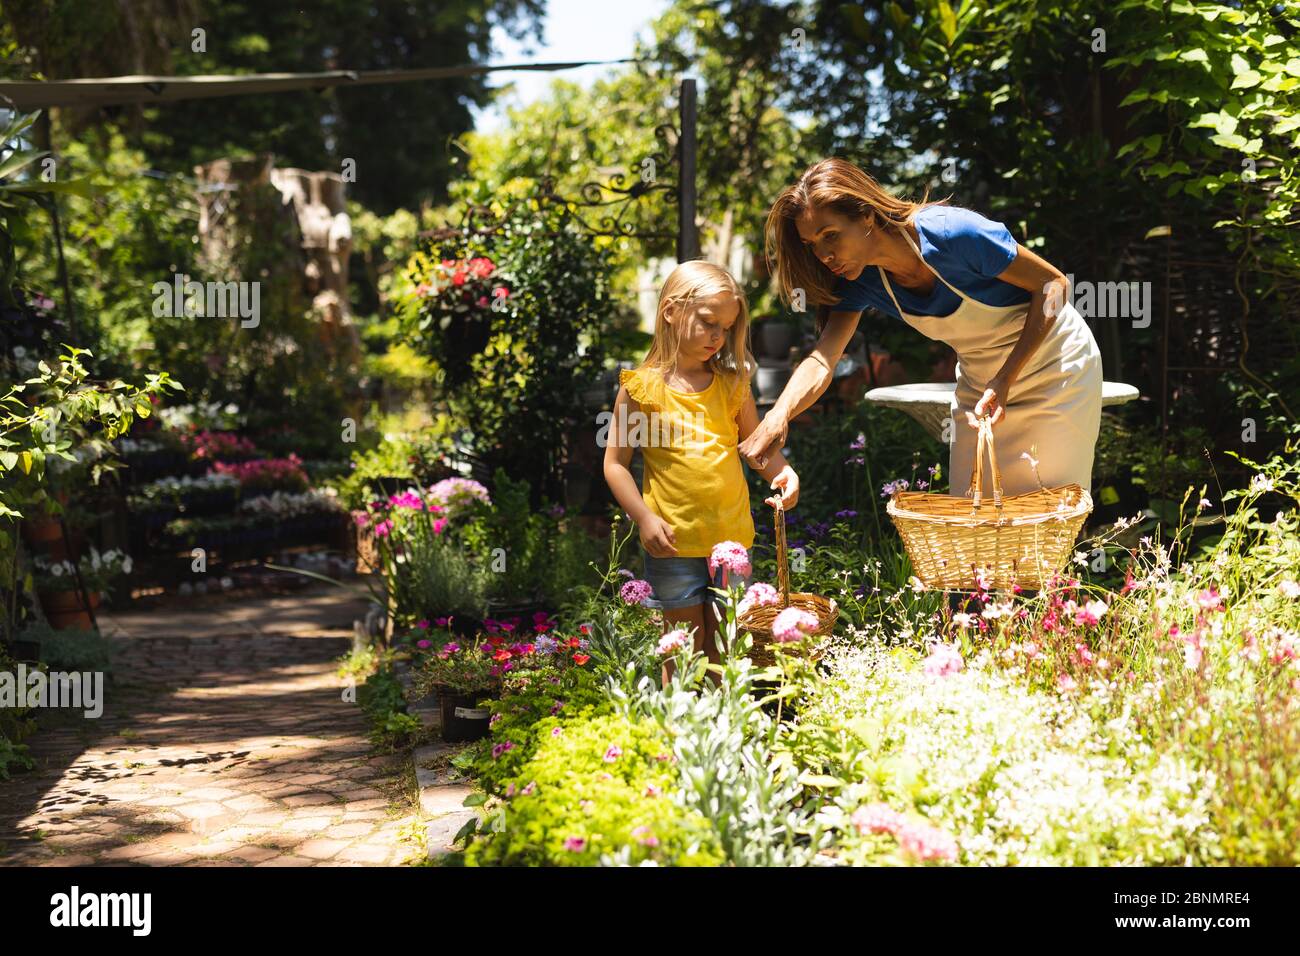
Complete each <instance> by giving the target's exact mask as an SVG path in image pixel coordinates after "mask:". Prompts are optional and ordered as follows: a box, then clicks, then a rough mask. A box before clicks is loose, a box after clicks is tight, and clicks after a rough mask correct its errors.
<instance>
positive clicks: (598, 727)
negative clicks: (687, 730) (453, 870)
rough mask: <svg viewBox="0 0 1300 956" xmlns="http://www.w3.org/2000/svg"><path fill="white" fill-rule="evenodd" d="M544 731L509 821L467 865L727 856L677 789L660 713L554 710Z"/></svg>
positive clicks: (508, 808)
mask: <svg viewBox="0 0 1300 956" xmlns="http://www.w3.org/2000/svg"><path fill="white" fill-rule="evenodd" d="M538 731H539V734H540V739H541V745H540V746H539V747H538V749H537V752H536V754H535V755H534V756H533V757H532V759H530V760H529V761H527V762H526V763H525V764H524V765H523V766H522V767H521V768H520V772H519V775H518V777H517V778H516V779H515V781H514V782H515V784H516V786H515V788H514V790H513V791H512V795H511V796H510V797H508V798H507V799H506V800H505V801H504V802H503V803H502V805H501V807H500V809H499V811H498V812H499V814H500V823H499V824H497V825H499V826H500V829H499V830H495V831H492V832H489V833H488V834H487V835H485V836H480V837H479V838H477V839H476V840H474V842H472V843H471V844H470V846H469V848H468V850H467V851H466V858H465V862H466V864H467V865H472V866H487V865H514V866H519V865H539V866H590V865H594V864H598V863H600V862H602V861H605V862H612V861H617V862H619V863H624V864H641V863H645V862H653V863H663V864H672V865H675V866H715V865H718V864H720V863H722V862H723V857H722V854H721V852H720V848H719V847H718V844H717V838H716V836H715V835H714V833H713V830H712V828H711V827H710V826H709V825H708V822H707V821H706V820H705V819H704V818H703V817H702V816H701V815H700V814H699V813H698V812H696V811H694V810H689V809H684V808H683V807H681V806H680V805H679V804H677V803H676V802H674V801H673V800H672V799H671V798H670V795H669V794H670V791H671V789H672V788H673V786H674V784H675V780H676V773H675V771H674V769H673V767H672V762H673V757H672V752H671V748H670V747H669V744H668V740H667V737H666V736H665V734H664V733H663V731H662V730H661V729H660V728H659V726H658V725H657V724H655V723H654V722H653V721H650V720H641V721H637V722H628V721H627V720H625V719H623V718H622V717H617V716H603V717H592V718H590V719H583V720H564V721H562V720H560V719H559V718H556V717H547V718H545V719H544V720H542V721H541V722H540V723H539V725H538Z"/></svg>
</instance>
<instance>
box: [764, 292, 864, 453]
mask: <svg viewBox="0 0 1300 956" xmlns="http://www.w3.org/2000/svg"><path fill="white" fill-rule="evenodd" d="M861 318H862V312H861V311H858V312H832V313H831V314H830V319H829V320H828V321H827V322H826V327H825V328H824V329H822V334H821V338H819V339H818V340H817V346H816V348H814V349H813V351H812V354H811V355H809V356H808V357H807V358H806V359H804V360H803V361H802V362H800V363H799V367H798V368H797V369H795V370H794V374H793V375H791V376H790V381H789V382H787V383H786V386H785V388H784V389H783V390H782V392H781V397H780V398H778V399H777V400H776V404H775V405H773V406H772V409H771V411H769V412H768V413H767V414H766V415H765V416H763V420H762V421H761V422H759V423H758V427H756V428H755V429H753V431H752V432H751V433H750V434H749V436H748V437H747V438H745V440H744V441H742V442H741V444H740V453H741V455H743V456H744V457H745V460H746V461H748V462H749V464H750V465H751V466H752V467H754V468H756V469H760V471H759V473H760V474H762V473H763V472H762V470H761V469H765V468H767V466H768V464H769V461H770V460H771V458H772V456H773V453H774V452H775V453H777V454H779V453H780V451H781V448H782V446H784V445H785V439H786V435H787V434H788V431H789V427H790V420H791V419H793V418H795V417H797V416H798V415H799V414H800V413H801V412H803V411H804V410H805V409H808V408H811V407H812V406H813V404H815V403H816V401H817V399H818V398H820V397H821V395H822V393H823V392H825V391H826V389H827V388H828V387H829V386H830V384H831V381H832V379H834V378H835V366H836V365H837V364H838V363H839V360H840V356H842V355H843V354H844V350H845V349H846V348H848V344H849V340H850V339H851V338H853V333H854V332H855V331H857V328H858V320H859V319H861ZM755 415H757V410H755ZM743 434H744V433H743V432H742V436H743ZM782 460H784V459H782Z"/></svg>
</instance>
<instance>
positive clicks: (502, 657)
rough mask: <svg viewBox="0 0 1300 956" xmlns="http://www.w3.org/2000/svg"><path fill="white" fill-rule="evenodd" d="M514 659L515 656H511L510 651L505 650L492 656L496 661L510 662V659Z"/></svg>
mask: <svg viewBox="0 0 1300 956" xmlns="http://www.w3.org/2000/svg"><path fill="white" fill-rule="evenodd" d="M512 657H514V655H513V654H511V653H510V652H509V651H507V650H504V649H503V650H499V651H497V652H496V653H495V654H493V655H492V659H493V660H494V661H508V660H510V658H512Z"/></svg>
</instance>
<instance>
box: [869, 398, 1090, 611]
mask: <svg viewBox="0 0 1300 956" xmlns="http://www.w3.org/2000/svg"><path fill="white" fill-rule="evenodd" d="M986 451H987V453H988V457H989V461H990V462H991V464H992V469H993V508H994V512H993V513H992V514H990V513H989V512H988V511H987V510H985V511H984V512H983V513H982V514H981V512H980V506H981V504H982V500H981V499H982V489H981V483H982V481H983V471H984V469H983V468H982V467H981V466H982V464H983V459H984V455H985V452H986ZM970 487H971V497H970V498H965V497H959V496H955V495H936V494H925V493H923V492H915V491H902V492H898V493H896V494H895V495H894V496H893V497H892V498H890V499H889V505H888V506H887V507H886V509H885V510H886V511H887V512H888V514H889V517H890V518H892V519H893V521H894V525H895V527H897V528H898V534H899V536H900V537H901V538H902V539H903V545H904V546H905V547H906V548H907V554H908V557H910V558H911V559H912V567H913V568H914V569H915V571H916V576H917V577H918V578H919V579H920V580H921V582H922V583H923V584H925V585H926V586H927V587H932V588H941V589H946V590H954V591H972V590H975V589H976V588H977V583H976V574H977V572H980V571H983V572H984V574H985V575H986V576H987V581H988V583H989V589H990V590H1001V591H1005V590H1009V589H1011V588H1012V587H1013V586H1014V585H1017V584H1018V585H1020V587H1022V588H1025V589H1026V590H1037V589H1040V588H1041V587H1042V586H1043V584H1044V582H1046V581H1047V580H1048V579H1049V578H1051V576H1052V575H1053V574H1055V573H1056V572H1057V571H1059V570H1060V569H1061V568H1062V567H1063V566H1064V565H1065V562H1066V560H1067V559H1068V558H1069V556H1070V554H1071V552H1072V551H1073V549H1074V542H1075V539H1076V538H1077V537H1078V536H1079V529H1080V528H1082V527H1083V522H1084V519H1085V518H1087V517H1088V515H1089V513H1091V511H1092V496H1091V495H1089V494H1088V492H1086V491H1084V490H1083V488H1082V487H1080V486H1079V485H1076V484H1070V485H1060V486H1058V487H1055V488H1044V487H1043V485H1042V482H1041V481H1040V482H1039V490H1038V491H1031V492H1028V493H1027V494H1023V495H1012V496H1011V497H1009V498H1004V497H1003V496H1002V474H1001V472H1000V471H999V470H998V460H997V455H995V454H994V450H993V428H992V425H991V424H990V423H989V420H988V419H987V418H983V419H981V420H980V423H979V437H978V439H977V440H976V445H975V467H974V469H973V471H972V474H971V485H970Z"/></svg>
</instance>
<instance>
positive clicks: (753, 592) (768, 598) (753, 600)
mask: <svg viewBox="0 0 1300 956" xmlns="http://www.w3.org/2000/svg"><path fill="white" fill-rule="evenodd" d="M780 603H781V595H779V594H778V593H777V591H776V588H774V587H772V585H770V584H764V583H762V582H761V581H760V582H759V583H758V584H751V585H750V587H749V590H747V591H746V592H745V596H744V597H743V598H741V599H740V603H739V604H737V605H736V614H737V615H740V614H744V613H745V612H746V611H749V610H752V609H753V608H756V607H764V606H766V605H769V604H780Z"/></svg>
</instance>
